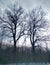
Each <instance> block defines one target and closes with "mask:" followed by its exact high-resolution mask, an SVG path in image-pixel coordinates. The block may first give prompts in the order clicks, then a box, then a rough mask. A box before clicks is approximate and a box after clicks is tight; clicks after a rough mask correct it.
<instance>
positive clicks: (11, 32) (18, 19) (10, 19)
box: [0, 4, 25, 49]
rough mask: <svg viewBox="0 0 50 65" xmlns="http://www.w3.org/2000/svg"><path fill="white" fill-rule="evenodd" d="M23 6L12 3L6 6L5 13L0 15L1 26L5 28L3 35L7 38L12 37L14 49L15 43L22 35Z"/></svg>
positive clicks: (23, 26)
mask: <svg viewBox="0 0 50 65" xmlns="http://www.w3.org/2000/svg"><path fill="white" fill-rule="evenodd" d="M23 12H24V10H23V8H22V7H20V6H18V7H17V5H16V4H14V5H13V6H12V7H11V8H7V9H6V11H5V13H4V14H5V15H3V17H0V21H1V22H2V26H3V27H4V28H5V31H6V33H5V35H6V36H8V37H9V38H11V37H12V38H13V41H14V49H16V43H17V41H18V40H19V38H20V37H21V36H23V35H24V30H25V29H24V28H25V25H23V23H22V22H23V17H22V16H23Z"/></svg>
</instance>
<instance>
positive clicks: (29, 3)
mask: <svg viewBox="0 0 50 65" xmlns="http://www.w3.org/2000/svg"><path fill="white" fill-rule="evenodd" d="M14 1H15V0H0V8H1V7H2V8H5V7H7V6H8V5H9V4H11V3H13V2H14ZM18 3H19V4H20V5H21V6H22V7H24V8H25V9H27V10H31V9H33V8H34V7H37V6H42V8H43V9H44V10H45V11H46V13H47V18H48V19H49V20H50V0H18Z"/></svg>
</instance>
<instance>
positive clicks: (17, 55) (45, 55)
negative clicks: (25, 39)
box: [0, 47, 50, 64]
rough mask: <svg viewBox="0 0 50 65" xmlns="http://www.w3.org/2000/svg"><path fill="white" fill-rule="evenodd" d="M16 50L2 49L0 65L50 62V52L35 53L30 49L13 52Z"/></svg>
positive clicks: (0, 51) (19, 49)
mask: <svg viewBox="0 0 50 65" xmlns="http://www.w3.org/2000/svg"><path fill="white" fill-rule="evenodd" d="M13 49H14V48H13V47H11V48H9V47H8V48H6V49H5V50H4V49H0V64H7V63H29V62H31V63H32V62H36V63H37V62H39V63H40V62H42V63H43V62H45V63H48V62H50V52H43V51H41V53H40V51H38V50H36V51H37V52H35V53H33V52H32V50H31V49H30V48H26V49H23V48H22V47H21V48H16V51H14V50H13Z"/></svg>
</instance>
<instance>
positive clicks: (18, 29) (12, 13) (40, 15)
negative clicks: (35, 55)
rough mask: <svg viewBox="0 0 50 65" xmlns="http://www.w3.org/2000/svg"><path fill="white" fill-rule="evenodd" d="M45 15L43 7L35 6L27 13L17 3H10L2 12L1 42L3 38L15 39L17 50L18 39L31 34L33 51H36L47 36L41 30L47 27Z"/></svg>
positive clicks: (0, 17)
mask: <svg viewBox="0 0 50 65" xmlns="http://www.w3.org/2000/svg"><path fill="white" fill-rule="evenodd" d="M45 15H46V13H45V12H44V11H43V9H42V8H41V7H39V8H33V10H32V11H31V12H29V11H28V13H27V12H26V11H25V9H23V8H22V7H21V6H18V5H17V4H16V3H15V4H13V5H10V7H7V8H6V9H5V10H3V12H2V13H1V14H0V43H2V40H3V39H6V38H7V39H8V38H10V40H13V42H14V50H16V45H17V44H18V43H17V42H18V40H19V39H20V38H21V37H22V36H24V37H25V36H29V39H30V43H31V45H32V49H33V52H35V48H36V47H37V46H38V44H39V43H41V41H45V40H44V38H45V36H43V35H42V34H41V30H42V29H45V28H46V27H47V21H46V18H45ZM44 31H45V30H44ZM26 38H27V37H26ZM24 43H25V40H24ZM36 44H37V45H36Z"/></svg>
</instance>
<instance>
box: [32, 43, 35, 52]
mask: <svg viewBox="0 0 50 65" xmlns="http://www.w3.org/2000/svg"><path fill="white" fill-rule="evenodd" d="M32 49H33V53H34V52H35V44H34V43H33V44H32Z"/></svg>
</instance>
